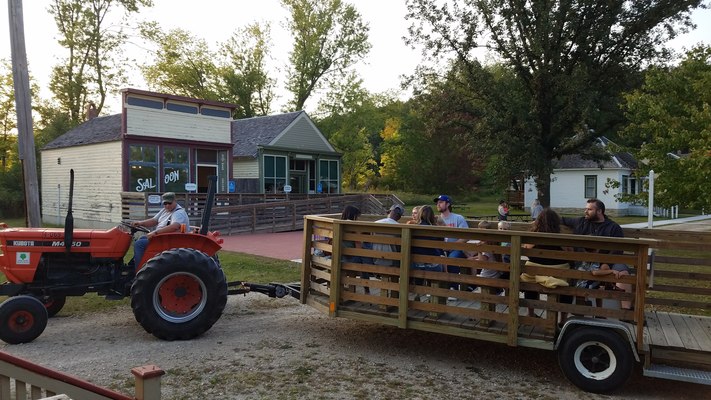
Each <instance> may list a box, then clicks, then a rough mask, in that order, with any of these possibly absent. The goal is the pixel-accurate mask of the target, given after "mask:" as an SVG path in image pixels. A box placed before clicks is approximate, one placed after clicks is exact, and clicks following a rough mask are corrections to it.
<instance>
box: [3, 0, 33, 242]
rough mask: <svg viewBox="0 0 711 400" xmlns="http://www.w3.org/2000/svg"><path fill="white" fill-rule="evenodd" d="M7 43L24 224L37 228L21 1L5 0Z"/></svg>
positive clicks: (28, 89) (28, 82) (30, 110)
mask: <svg viewBox="0 0 711 400" xmlns="http://www.w3.org/2000/svg"><path fill="white" fill-rule="evenodd" d="M7 8H8V13H7V14H8V17H9V22H10V24H9V25H10V44H11V46H12V80H13V82H14V86H15V110H16V114H17V142H18V147H19V155H20V163H22V177H23V182H24V188H25V208H26V211H27V214H26V218H27V225H28V226H29V227H33V228H37V227H40V226H41V224H42V221H41V218H40V204H39V189H38V187H37V186H38V183H37V182H38V181H37V157H36V155H35V135H34V132H33V130H32V102H31V101H30V74H29V71H28V68H27V52H26V51H25V24H24V21H23V17H22V0H8V2H7Z"/></svg>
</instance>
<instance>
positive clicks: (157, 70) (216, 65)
mask: <svg viewBox="0 0 711 400" xmlns="http://www.w3.org/2000/svg"><path fill="white" fill-rule="evenodd" d="M141 36H142V37H143V38H144V39H146V40H148V41H149V42H151V43H153V44H154V45H155V46H156V47H157V49H156V59H155V61H154V62H153V63H152V64H147V65H144V66H142V67H141V69H142V71H143V76H144V78H145V79H146V82H148V84H149V85H150V87H151V89H153V90H157V91H162V92H167V93H173V94H177V95H181V96H187V97H194V98H199V99H207V100H214V101H222V102H226V103H230V104H235V105H237V106H238V108H237V110H235V113H234V117H235V118H250V117H254V116H258V115H267V114H269V112H270V109H271V102H272V100H273V98H274V85H275V81H274V79H272V78H269V76H268V75H267V72H266V60H267V58H268V55H269V46H270V37H269V27H268V26H266V27H262V26H260V25H259V24H252V25H248V26H247V27H245V28H243V29H242V30H239V31H236V32H235V33H233V35H232V37H230V38H229V39H228V40H227V41H226V42H225V43H223V44H221V45H220V52H217V53H216V52H213V51H211V50H210V47H209V46H208V44H207V42H206V41H205V40H204V39H201V38H199V37H197V36H194V35H193V34H191V33H190V32H188V31H185V30H183V29H172V30H170V31H168V32H163V31H162V30H161V28H160V26H159V25H158V24H157V23H155V22H150V23H145V24H143V25H141Z"/></svg>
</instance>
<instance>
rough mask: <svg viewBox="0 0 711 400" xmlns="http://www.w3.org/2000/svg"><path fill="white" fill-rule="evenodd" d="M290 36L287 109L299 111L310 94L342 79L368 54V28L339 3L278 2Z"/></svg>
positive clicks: (310, 0) (314, 0) (322, 0)
mask: <svg viewBox="0 0 711 400" xmlns="http://www.w3.org/2000/svg"><path fill="white" fill-rule="evenodd" d="M282 4H283V5H284V6H285V7H286V8H287V9H288V10H289V12H290V14H291V19H290V20H289V21H288V26H289V29H290V30H291V32H292V34H293V36H294V47H293V49H292V51H291V53H290V56H289V61H290V63H291V65H290V68H289V71H288V74H287V84H286V87H287V89H288V90H289V91H290V92H291V93H292V94H293V96H294V98H293V100H292V101H291V104H290V106H291V110H292V111H296V110H302V109H303V108H304V104H305V103H306V100H308V99H309V97H310V96H311V94H312V93H313V92H314V91H315V90H317V89H319V88H321V87H322V86H324V85H325V84H326V83H328V81H329V80H331V81H337V80H338V79H339V78H342V77H343V74H344V73H345V72H346V71H347V69H348V68H349V67H350V66H352V65H353V64H355V63H356V62H357V61H359V60H360V59H362V58H363V57H364V56H365V55H366V54H367V53H368V51H370V43H369V42H368V30H369V28H368V26H367V24H365V23H363V21H362V19H361V15H360V13H358V11H356V9H355V7H354V6H352V5H350V4H347V3H344V2H343V1H341V0H282Z"/></svg>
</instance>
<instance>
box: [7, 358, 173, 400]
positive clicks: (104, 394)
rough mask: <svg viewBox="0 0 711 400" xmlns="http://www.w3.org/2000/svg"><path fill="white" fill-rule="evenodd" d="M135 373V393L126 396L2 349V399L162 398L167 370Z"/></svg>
mask: <svg viewBox="0 0 711 400" xmlns="http://www.w3.org/2000/svg"><path fill="white" fill-rule="evenodd" d="M131 373H132V374H133V376H134V377H135V396H126V395H124V394H122V393H118V392H114V391H112V390H109V389H106V388H103V387H101V386H97V385H94V384H92V383H90V382H87V381H85V380H82V379H79V378H76V377H74V376H71V375H67V374H64V373H61V372H59V371H55V370H52V369H49V368H46V367H43V366H41V365H38V364H35V363H32V362H30V361H27V360H24V359H21V358H18V357H15V356H12V355H10V354H7V353H5V352H2V351H0V399H2V400H26V399H27V398H30V399H32V400H36V399H42V398H50V397H54V396H58V395H63V397H60V398H65V399H75V400H154V399H155V400H160V398H161V392H160V381H161V376H163V375H164V374H165V372H164V371H163V370H161V369H160V368H158V367H156V366H155V365H148V366H143V367H137V368H134V369H132V370H131ZM28 396H29V397H28Z"/></svg>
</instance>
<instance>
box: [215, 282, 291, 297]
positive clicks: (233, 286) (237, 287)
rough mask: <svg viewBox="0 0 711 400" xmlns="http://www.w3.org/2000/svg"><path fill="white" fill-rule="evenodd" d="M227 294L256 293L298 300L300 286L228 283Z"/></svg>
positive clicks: (289, 284)
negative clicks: (287, 296)
mask: <svg viewBox="0 0 711 400" xmlns="http://www.w3.org/2000/svg"><path fill="white" fill-rule="evenodd" d="M227 288H228V289H227V294H247V293H249V292H257V293H261V294H266V295H267V296H269V297H278V298H282V297H284V296H286V295H291V296H292V297H294V298H296V299H298V298H300V297H301V285H300V284H299V283H269V284H266V285H264V284H261V283H249V282H240V281H235V282H228V283H227Z"/></svg>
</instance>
